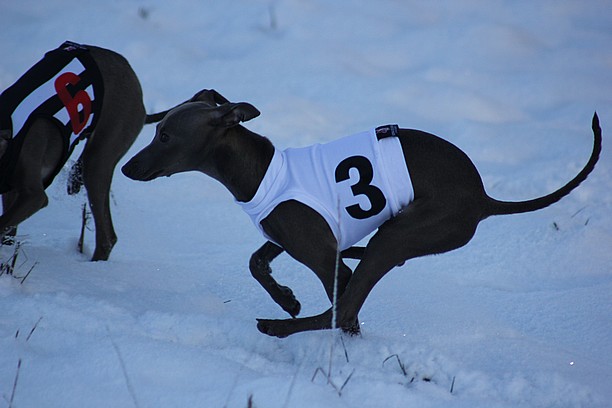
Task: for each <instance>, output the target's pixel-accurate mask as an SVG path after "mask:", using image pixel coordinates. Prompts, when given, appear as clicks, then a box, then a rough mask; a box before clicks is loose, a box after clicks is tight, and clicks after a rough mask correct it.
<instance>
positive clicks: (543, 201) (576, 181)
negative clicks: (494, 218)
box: [483, 112, 601, 218]
mask: <svg viewBox="0 0 612 408" xmlns="http://www.w3.org/2000/svg"><path fill="white" fill-rule="evenodd" d="M592 128H593V136H594V139H595V140H594V142H593V152H592V153H591V158H590V159H589V161H588V163H587V164H586V165H585V166H584V168H583V169H582V170H581V171H580V173H578V174H577V175H576V177H574V178H573V179H572V180H571V181H570V182H568V183H567V184H566V185H564V186H563V187H561V188H560V189H558V190H557V191H555V192H554V193H551V194H548V195H545V196H544V197H540V198H535V199H533V200H527V201H518V202H508V201H498V200H495V199H493V198H490V197H487V202H486V204H485V206H486V209H485V215H484V217H483V218H486V217H488V216H490V215H503V214H518V213H524V212H530V211H536V210H540V209H542V208H545V207H548V206H549V205H551V204H554V203H556V202H557V201H559V200H560V199H562V198H563V197H565V196H566V195H568V194H569V193H570V191H572V190H573V189H575V188H576V187H578V185H580V183H582V182H583V181H584V180H586V178H587V176H588V175H589V174H590V173H591V172H592V171H593V169H594V168H595V163H597V160H598V159H599V154H600V153H601V128H600V127H599V118H598V117H597V112H595V114H594V115H593V125H592Z"/></svg>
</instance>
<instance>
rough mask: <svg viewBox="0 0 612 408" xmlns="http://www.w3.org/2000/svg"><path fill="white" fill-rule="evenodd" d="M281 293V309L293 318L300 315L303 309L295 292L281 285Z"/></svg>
mask: <svg viewBox="0 0 612 408" xmlns="http://www.w3.org/2000/svg"><path fill="white" fill-rule="evenodd" d="M279 288H280V290H281V293H282V295H283V299H282V300H280V302H278V304H279V305H280V307H281V308H283V310H284V311H285V312H287V313H289V314H290V315H291V317H296V316H297V315H299V314H300V310H301V309H302V305H301V304H300V302H299V301H298V300H297V299H296V298H295V295H294V294H293V291H292V290H291V289H290V288H288V287H287V286H281V285H279Z"/></svg>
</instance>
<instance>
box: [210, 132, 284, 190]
mask: <svg viewBox="0 0 612 408" xmlns="http://www.w3.org/2000/svg"><path fill="white" fill-rule="evenodd" d="M273 155H274V146H273V145H272V142H270V141H269V140H268V139H267V138H265V137H263V136H260V135H258V134H257V133H254V132H251V131H250V130H248V129H246V128H245V127H243V126H235V127H232V128H230V129H228V131H227V133H226V134H225V135H223V137H221V138H219V142H218V143H217V145H216V146H215V148H214V149H213V152H212V161H213V163H214V164H213V167H214V171H213V173H214V174H210V172H207V171H205V173H208V174H209V175H211V176H212V177H214V178H215V179H217V180H218V181H220V182H221V183H222V184H223V185H224V186H225V187H226V188H227V189H228V190H229V191H230V193H232V194H233V196H234V198H235V199H236V200H238V201H242V202H248V201H250V200H251V199H252V198H253V197H254V196H255V193H256V192H257V189H258V188H259V184H260V183H261V180H262V179H263V177H264V175H265V174H266V171H267V170H268V166H269V164H270V161H271V160H272V156H273Z"/></svg>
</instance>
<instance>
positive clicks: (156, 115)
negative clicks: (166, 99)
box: [145, 108, 174, 125]
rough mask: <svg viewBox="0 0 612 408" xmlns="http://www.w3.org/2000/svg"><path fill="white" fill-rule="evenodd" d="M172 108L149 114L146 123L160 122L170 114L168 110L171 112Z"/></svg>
mask: <svg viewBox="0 0 612 408" xmlns="http://www.w3.org/2000/svg"><path fill="white" fill-rule="evenodd" d="M172 109H174V108H172ZM172 109H168V110H165V111H163V112H159V113H152V114H150V115H148V114H147V117H146V118H145V125H149V124H151V123H157V122H159V121H160V120H162V119H163V118H165V117H166V115H167V114H168V112H170V111H171V110H172Z"/></svg>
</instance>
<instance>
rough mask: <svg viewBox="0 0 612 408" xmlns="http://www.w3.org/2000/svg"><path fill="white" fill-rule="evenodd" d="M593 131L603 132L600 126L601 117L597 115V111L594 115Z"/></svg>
mask: <svg viewBox="0 0 612 408" xmlns="http://www.w3.org/2000/svg"><path fill="white" fill-rule="evenodd" d="M592 127H593V131H595V132H597V131H599V132H601V127H600V126H599V116H598V115H597V111H595V112H594V113H593V125H592Z"/></svg>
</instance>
